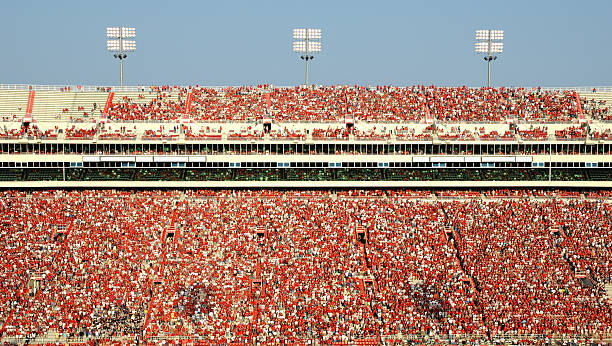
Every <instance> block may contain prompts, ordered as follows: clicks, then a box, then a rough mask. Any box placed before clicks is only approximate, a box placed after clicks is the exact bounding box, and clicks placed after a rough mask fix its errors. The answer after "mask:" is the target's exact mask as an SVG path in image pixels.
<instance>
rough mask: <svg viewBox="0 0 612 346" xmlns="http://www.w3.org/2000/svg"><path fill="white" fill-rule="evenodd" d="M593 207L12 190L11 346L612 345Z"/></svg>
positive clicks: (609, 277)
mask: <svg viewBox="0 0 612 346" xmlns="http://www.w3.org/2000/svg"><path fill="white" fill-rule="evenodd" d="M588 196H589V199H588V200H584V199H580V195H579V194H577V193H575V192H573V191H564V190H555V191H553V190H528V191H525V190H485V191H482V192H476V191H465V190H456V191H454V190H449V191H411V190H405V191H403V190H388V191H387V190H363V191H362V190H344V191H338V192H334V191H280V190H263V191H262V190H253V191H249V190H227V191H225V190H221V191H210V190H199V191H198V190H195V191H190V190H187V191H182V190H163V191H155V190H145V191H114V190H85V191H76V190H75V191H62V190H58V191H54V190H48V191H45V190H42V191H34V192H32V193H31V194H26V193H24V192H19V191H4V192H3V195H2V199H0V211H1V212H2V215H3V216H2V220H1V223H0V225H1V227H0V232H1V233H0V236H1V237H2V239H3V242H2V243H0V247H1V249H2V253H3V254H4V255H3V256H2V258H1V259H0V263H1V264H2V265H1V266H0V271H1V274H2V277H3V280H2V283H1V284H0V292H2V293H3V294H2V296H1V297H0V325H4V328H3V331H2V338H3V340H23V339H19V338H25V337H28V338H31V339H32V341H36V340H58V338H59V339H62V340H67V339H66V338H69V339H70V338H72V339H71V340H83V341H87V340H93V339H96V340H121V339H122V338H128V339H130V340H134V338H136V337H139V338H141V337H144V338H147V339H149V340H173V338H188V339H195V340H205V341H206V342H210V343H215V344H218V343H223V344H228V343H240V344H244V343H253V342H255V343H293V342H308V341H309V340H310V341H317V342H320V343H325V344H332V343H342V342H344V343H346V342H349V341H351V342H352V343H354V344H358V343H362V344H376V343H378V342H380V341H381V340H386V341H388V340H400V341H401V340H403V341H404V342H406V341H407V340H416V341H418V340H421V342H425V341H426V340H429V341H430V342H432V341H433V340H435V338H438V339H439V340H441V339H444V340H446V341H445V342H449V341H451V340H455V342H456V341H457V340H466V341H469V340H481V343H482V342H484V343H486V342H495V340H508V338H515V339H516V338H518V339H521V340H522V339H524V340H526V342H537V340H541V339H542V338H544V339H545V338H549V339H555V340H556V339H559V340H561V338H576V337H578V338H583V337H588V338H589V339H590V340H595V341H597V340H609V339H608V338H610V337H612V335H611V334H612V308H611V307H610V305H609V304H608V303H607V296H606V292H605V290H604V286H605V285H606V284H609V283H611V282H612V266H611V264H610V258H611V256H612V254H611V253H610V251H609V249H608V247H607V244H609V243H610V241H612V233H611V229H612V227H610V217H609V216H610V213H612V209H611V208H612V207H611V206H612V204H610V203H608V202H604V201H603V200H604V199H609V198H610V197H612V196H610V194H609V193H608V192H607V191H591V192H589V194H588ZM593 198H595V199H593ZM4 338H6V339H4ZM431 338H434V339H431Z"/></svg>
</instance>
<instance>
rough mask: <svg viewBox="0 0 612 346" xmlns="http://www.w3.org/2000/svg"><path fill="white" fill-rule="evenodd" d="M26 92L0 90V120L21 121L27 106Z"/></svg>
mask: <svg viewBox="0 0 612 346" xmlns="http://www.w3.org/2000/svg"><path fill="white" fill-rule="evenodd" d="M28 93H29V92H28V91H27V90H0V119H2V121H21V120H22V119H23V116H24V115H25V113H26V108H27V106H28Z"/></svg>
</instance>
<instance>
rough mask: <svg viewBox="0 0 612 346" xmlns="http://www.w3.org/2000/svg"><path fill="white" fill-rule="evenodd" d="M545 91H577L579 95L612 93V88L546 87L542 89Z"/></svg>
mask: <svg viewBox="0 0 612 346" xmlns="http://www.w3.org/2000/svg"><path fill="white" fill-rule="evenodd" d="M541 89H542V90H545V91H576V92H578V93H587V94H588V93H592V92H593V90H595V92H596V93H602V92H612V86H582V87H558V88H557V87H553V88H551V87H546V88H541Z"/></svg>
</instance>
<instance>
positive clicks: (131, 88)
mask: <svg viewBox="0 0 612 346" xmlns="http://www.w3.org/2000/svg"><path fill="white" fill-rule="evenodd" d="M157 87H160V86H159V85H155V86H144V85H139V86H136V85H128V86H123V87H121V86H116V85H115V86H111V85H106V86H103V85H71V84H68V85H36V84H0V90H35V91H70V92H96V91H109V90H110V91H114V92H143V91H150V90H152V88H157ZM191 87H193V86H191ZM200 87H202V88H209V89H217V90H220V89H224V88H230V87H231V88H240V87H242V86H239V85H226V86H203V85H202V86H200ZM272 87H274V88H279V89H287V88H295V87H296V86H276V85H274V86H272ZM177 88H189V86H184V85H180V86H177ZM470 88H472V89H477V88H480V87H470ZM526 88H527V89H537V88H538V87H526ZM540 89H541V90H545V91H576V92H579V93H592V92H593V89H595V91H596V92H612V86H576V87H540Z"/></svg>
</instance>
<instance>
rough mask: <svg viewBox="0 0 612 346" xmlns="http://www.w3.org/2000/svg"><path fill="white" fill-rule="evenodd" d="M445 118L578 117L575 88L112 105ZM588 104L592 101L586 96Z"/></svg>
mask: <svg viewBox="0 0 612 346" xmlns="http://www.w3.org/2000/svg"><path fill="white" fill-rule="evenodd" d="M188 93H191V94H192V100H191V104H190V114H188V115H187V116H188V117H189V118H190V119H194V120H197V121H253V120H260V119H264V118H268V119H274V120H276V121H279V122H295V121H309V122H312V121H319V122H321V121H323V122H329V121H331V122H334V121H335V122H337V121H344V120H350V121H366V122H420V121H424V120H432V119H436V120H437V121H442V122H465V121H487V122H503V121H506V120H515V119H520V120H525V121H544V122H547V121H548V122H550V121H554V122H559V121H561V122H568V121H571V120H572V119H575V118H577V116H578V105H577V100H578V99H577V97H576V93H574V92H568V91H564V92H561V91H543V90H540V89H525V88H499V89H495V88H480V89H474V88H467V87H436V86H424V85H418V86H412V87H388V86H377V87H363V86H352V87H351V86H320V87H314V88H304V87H295V88H274V87H271V86H255V87H254V86H245V87H229V88H223V89H212V88H203V87H188V88H171V89H168V90H159V91H158V92H157V95H156V97H154V98H153V99H152V100H140V99H136V100H134V99H130V98H127V97H124V98H123V99H120V100H119V101H118V102H116V103H114V104H113V105H112V107H111V110H110V113H109V118H110V119H113V120H117V121H143V120H156V121H164V120H174V119H179V118H182V117H183V116H184V113H185V111H186V106H187V104H186V100H187V94H188ZM173 95H174V97H173ZM585 102H586V101H585Z"/></svg>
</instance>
